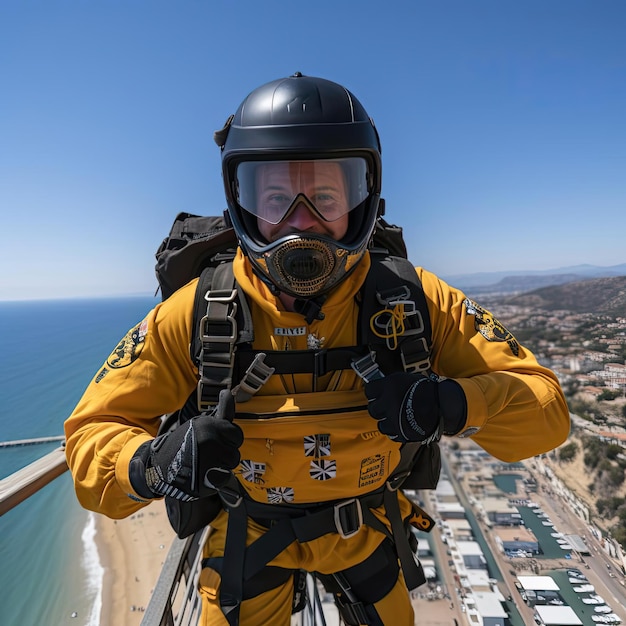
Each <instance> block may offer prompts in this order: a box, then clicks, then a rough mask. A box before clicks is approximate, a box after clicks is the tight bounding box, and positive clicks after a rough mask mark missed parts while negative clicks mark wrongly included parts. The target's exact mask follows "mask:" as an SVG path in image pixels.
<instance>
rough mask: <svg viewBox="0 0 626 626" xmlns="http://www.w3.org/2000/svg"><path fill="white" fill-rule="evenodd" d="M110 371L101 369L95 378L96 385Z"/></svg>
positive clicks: (104, 368)
mask: <svg viewBox="0 0 626 626" xmlns="http://www.w3.org/2000/svg"><path fill="white" fill-rule="evenodd" d="M110 371H111V370H108V369H107V368H106V367H103V368H102V369H101V370H100V371H99V372H98V375H97V376H96V380H95V382H96V384H98V383H99V382H100V381H101V380H102V379H103V378H104V377H105V376H106V375H107V374H108V373H109V372H110Z"/></svg>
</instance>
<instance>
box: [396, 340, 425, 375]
mask: <svg viewBox="0 0 626 626" xmlns="http://www.w3.org/2000/svg"><path fill="white" fill-rule="evenodd" d="M415 341H417V342H419V343H420V344H421V346H422V350H420V351H419V352H418V353H417V354H419V355H420V356H423V355H424V354H425V355H426V357H425V358H422V359H420V360H418V361H410V362H409V361H408V360H407V356H406V355H405V354H404V350H403V349H402V348H403V347H405V348H406V347H409V346H406V345H404V346H402V347H401V348H400V358H401V359H402V367H403V368H404V371H405V372H414V373H419V372H426V371H428V370H429V369H430V351H429V350H428V342H427V341H426V339H424V337H415ZM412 352H413V354H415V352H416V351H415V350H412ZM409 358H410V357H409Z"/></svg>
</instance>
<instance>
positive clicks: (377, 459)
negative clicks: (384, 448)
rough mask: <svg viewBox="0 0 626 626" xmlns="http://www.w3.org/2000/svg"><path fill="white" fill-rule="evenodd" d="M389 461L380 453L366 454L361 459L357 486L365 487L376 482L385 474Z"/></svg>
mask: <svg viewBox="0 0 626 626" xmlns="http://www.w3.org/2000/svg"><path fill="white" fill-rule="evenodd" d="M388 466H389V461H388V458H387V457H386V456H383V455H382V454H375V455H374V456H368V457H367V458H365V459H363V460H362V461H361V473H360V475H359V487H366V486H367V485H373V484H374V483H378V482H380V481H381V479H383V478H384V477H385V475H386V474H387V467H388Z"/></svg>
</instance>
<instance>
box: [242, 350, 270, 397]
mask: <svg viewBox="0 0 626 626" xmlns="http://www.w3.org/2000/svg"><path fill="white" fill-rule="evenodd" d="M266 356H267V355H266V354H265V352H259V353H258V354H257V355H256V356H255V357H254V359H253V361H252V363H250V367H248V369H247V370H246V373H245V374H244V375H243V376H242V378H241V381H240V382H239V384H238V385H237V386H236V387H235V388H234V389H233V395H234V396H235V398H236V399H237V402H246V401H247V400H249V399H250V398H251V397H252V396H253V395H254V394H255V393H256V392H257V391H258V390H259V389H261V387H263V385H264V384H265V383H266V382H267V381H268V380H269V379H270V376H271V375H272V374H273V373H274V368H273V367H270V366H269V365H266V364H265V363H264V359H265V357H266Z"/></svg>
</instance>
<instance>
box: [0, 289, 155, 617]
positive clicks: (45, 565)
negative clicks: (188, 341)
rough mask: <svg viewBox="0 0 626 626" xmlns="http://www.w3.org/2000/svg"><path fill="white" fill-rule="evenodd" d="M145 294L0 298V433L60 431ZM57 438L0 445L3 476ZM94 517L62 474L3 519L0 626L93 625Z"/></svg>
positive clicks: (96, 592) (8, 437)
mask: <svg viewBox="0 0 626 626" xmlns="http://www.w3.org/2000/svg"><path fill="white" fill-rule="evenodd" d="M156 303H157V299H155V298H151V297H127V298H111V299H92V300H50V301H28V302H26V301H24V302H0V337H2V352H1V353H0V399H1V402H0V440H1V441H13V440H18V439H28V438H35V437H45V436H55V435H63V422H64V421H65V419H66V417H67V416H68V415H69V414H70V413H71V411H72V409H73V408H74V406H75V405H76V403H77V402H78V400H79V399H80V397H81V395H82V393H83V391H84V390H85V387H86V386H87V384H88V383H89V381H90V380H91V378H92V377H93V376H94V374H95V373H96V372H97V371H98V369H99V367H100V366H101V365H102V363H103V362H104V360H105V359H106V358H107V356H108V355H109V353H110V352H111V351H112V350H113V348H114V347H115V346H116V345H117V343H118V341H119V340H120V339H121V338H122V337H123V336H124V334H125V333H126V331H127V330H128V329H129V328H131V327H132V326H134V325H135V324H136V323H137V322H139V321H140V320H141V319H142V318H143V317H144V316H145V314H146V313H147V312H148V311H149V310H150V309H151V308H152V307H153V306H154V305H155V304H156ZM58 445H59V443H58V442H56V443H50V444H37V445H31V446H23V447H14V448H0V478H5V477H6V476H8V475H10V474H11V473H13V472H14V471H16V470H18V469H20V468H22V467H24V466H26V465H28V464H29V463H31V462H33V461H34V460H36V459H38V458H39V457H41V456H43V455H44V454H46V453H47V452H50V451H51V450H53V449H55V448H56V447H58ZM94 534H95V517H94V515H93V514H92V513H89V512H88V511H85V510H84V509H82V508H81V507H80V505H79V504H78V501H77V499H76V496H75V494H74V489H73V486H72V482H71V477H70V475H69V472H66V473H65V474H63V475H62V476H61V477H59V478H57V479H56V480H55V481H53V483H52V484H50V485H48V486H46V487H45V488H44V489H42V490H41V491H40V492H39V493H37V494H36V495H34V496H32V497H31V498H29V499H28V500H27V501H25V502H23V503H21V504H19V505H18V506H17V507H16V508H15V509H13V510H12V511H9V512H8V513H6V514H5V515H4V516H2V517H0V623H2V625H3V626H36V625H39V624H46V625H53V626H62V625H65V624H67V625H68V626H97V625H98V624H99V617H100V608H101V603H102V598H101V589H102V575H103V569H102V567H101V565H100V561H99V555H98V551H97V549H96V547H95V543H94V541H93V538H94Z"/></svg>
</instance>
